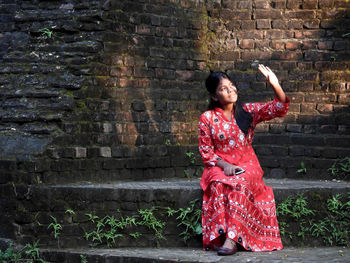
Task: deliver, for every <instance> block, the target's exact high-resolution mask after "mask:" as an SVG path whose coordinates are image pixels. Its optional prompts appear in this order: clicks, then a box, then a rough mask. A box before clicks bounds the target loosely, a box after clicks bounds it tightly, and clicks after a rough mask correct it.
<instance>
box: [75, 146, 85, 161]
mask: <svg viewBox="0 0 350 263" xmlns="http://www.w3.org/2000/svg"><path fill="white" fill-rule="evenodd" d="M74 151H75V158H86V157H87V149H86V148H85V147H75V148H74Z"/></svg>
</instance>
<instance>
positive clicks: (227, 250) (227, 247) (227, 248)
mask: <svg viewBox="0 0 350 263" xmlns="http://www.w3.org/2000/svg"><path fill="white" fill-rule="evenodd" d="M237 250H238V248H237V244H236V242H235V241H233V240H232V239H229V238H226V240H225V243H224V245H223V246H222V247H220V248H219V250H218V255H219V256H228V255H233V254H235V253H236V252H237Z"/></svg>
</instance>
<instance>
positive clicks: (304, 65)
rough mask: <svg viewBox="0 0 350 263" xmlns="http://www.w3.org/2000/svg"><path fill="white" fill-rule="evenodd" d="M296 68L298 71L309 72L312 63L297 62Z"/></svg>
mask: <svg viewBox="0 0 350 263" xmlns="http://www.w3.org/2000/svg"><path fill="white" fill-rule="evenodd" d="M298 68H299V69H300V70H311V69H312V62H298Z"/></svg>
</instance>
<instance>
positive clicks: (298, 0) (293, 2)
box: [287, 0, 302, 9]
mask: <svg viewBox="0 0 350 263" xmlns="http://www.w3.org/2000/svg"><path fill="white" fill-rule="evenodd" d="M301 4H302V0H287V8H288V9H297V8H299V7H300V5H301Z"/></svg>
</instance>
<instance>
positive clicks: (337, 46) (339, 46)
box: [334, 41, 349, 50]
mask: <svg viewBox="0 0 350 263" xmlns="http://www.w3.org/2000/svg"><path fill="white" fill-rule="evenodd" d="M348 47H349V42H346V41H335V42H334V50H345V49H348Z"/></svg>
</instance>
